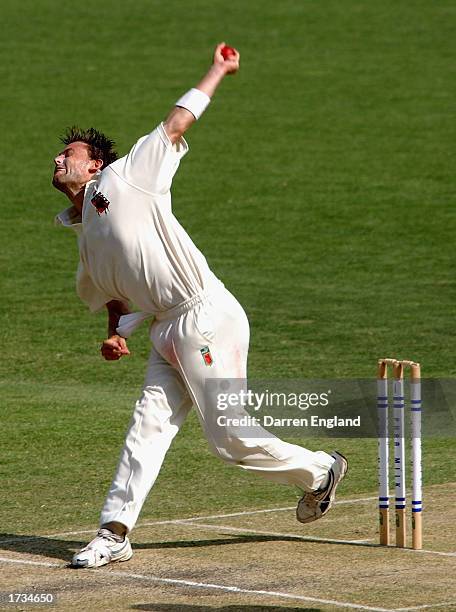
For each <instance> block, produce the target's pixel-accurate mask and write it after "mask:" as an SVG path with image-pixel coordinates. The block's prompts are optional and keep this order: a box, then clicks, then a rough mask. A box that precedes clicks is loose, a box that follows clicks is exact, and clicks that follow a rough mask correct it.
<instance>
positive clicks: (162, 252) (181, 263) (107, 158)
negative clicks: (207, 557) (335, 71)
mask: <svg viewBox="0 0 456 612" xmlns="http://www.w3.org/2000/svg"><path fill="white" fill-rule="evenodd" d="M239 60H240V55H239V52H238V51H237V50H236V49H231V50H230V53H227V52H226V48H225V45H224V43H220V44H219V45H217V47H216V49H215V51H214V55H213V61H212V65H211V66H210V68H209V70H208V72H207V73H206V75H205V76H204V77H203V78H202V79H201V81H200V82H199V83H198V84H197V85H196V87H195V88H193V89H190V91H188V92H187V93H185V94H184V95H183V96H182V97H181V98H180V99H179V100H178V101H177V102H176V104H175V106H174V107H173V108H172V109H171V112H170V113H169V115H168V116H167V118H166V119H165V121H164V122H162V123H160V125H158V126H157V127H156V128H155V129H154V130H153V131H152V132H150V133H149V134H147V135H146V136H143V137H142V138H140V139H139V140H138V141H137V142H136V143H135V144H134V145H133V147H132V148H131V150H130V151H129V153H128V154H127V155H125V156H124V157H121V158H118V156H117V153H116V152H115V149H114V142H113V141H112V140H110V139H109V138H107V137H106V136H105V135H104V134H102V133H100V132H98V131H97V130H95V129H93V128H90V129H88V130H82V129H79V128H75V127H73V128H70V129H69V130H68V131H67V133H66V135H65V136H64V137H63V138H62V142H63V144H64V148H63V150H62V151H61V152H60V153H58V155H57V156H56V157H55V159H54V163H55V168H54V175H53V180H52V183H53V185H54V187H55V188H56V189H58V190H59V191H61V192H62V193H63V194H65V195H66V196H67V198H68V199H69V200H70V202H71V206H70V207H69V208H67V209H66V210H64V211H63V212H62V213H60V214H59V215H58V216H57V217H56V221H57V223H58V224H59V225H61V226H63V227H64V228H71V229H72V230H74V232H75V233H76V235H77V242H78V247H79V255H80V261H79V267H78V272H77V293H78V295H79V296H80V298H81V299H82V300H83V301H84V302H85V303H86V304H87V305H88V307H89V308H90V310H91V311H93V312H96V311H98V310H100V309H104V308H106V309H107V315H108V337H107V339H106V340H105V341H104V342H103V344H102V347H101V354H102V356H103V357H104V359H107V360H108V361H112V360H118V359H121V358H122V357H123V356H124V355H128V354H129V350H128V347H127V341H126V339H127V338H128V337H129V335H130V334H131V333H132V332H133V330H134V329H135V328H136V327H137V326H138V325H139V324H140V323H141V322H143V321H144V320H146V319H149V320H150V321H151V326H150V338H151V342H152V347H151V351H150V357H149V362H148V365H147V371H146V376H145V382H144V387H143V390H142V395H141V397H140V398H139V400H138V401H137V402H136V405H135V408H134V412H133V416H132V419H131V422H130V425H129V428H128V431H127V435H126V439H125V443H124V446H123V449H122V451H121V454H120V459H119V463H118V466H117V469H116V472H115V475H114V478H113V481H112V484H111V486H110V489H109V491H108V494H107V497H106V500H105V503H104V506H103V509H102V512H101V519H100V528H99V531H98V533H97V535H96V537H95V538H94V539H93V540H92V541H91V542H90V543H89V544H88V545H87V546H85V547H84V548H83V549H82V550H80V551H79V552H78V553H76V554H75V555H74V557H73V561H72V564H73V566H75V567H81V568H94V567H100V566H102V565H106V564H107V563H110V562H114V561H128V559H130V558H131V556H132V554H133V552H132V548H131V545H130V542H129V538H128V533H129V532H130V531H131V530H132V529H133V527H134V526H135V523H136V521H137V519H138V515H139V513H140V511H141V508H142V506H143V503H144V500H145V499H146V497H147V495H148V493H149V491H150V489H151V487H152V486H153V484H154V482H155V480H156V478H157V476H158V473H159V470H160V467H161V465H162V463H163V460H164V458H165V455H166V452H167V450H168V448H169V446H170V444H171V442H172V440H173V438H174V436H175V435H176V434H177V432H178V431H179V428H180V427H181V425H182V424H183V422H184V421H185V418H186V416H187V415H188V413H189V411H190V410H191V409H192V407H194V408H195V410H196V413H197V415H198V419H199V422H200V424H201V427H202V429H203V431H204V434H205V436H206V438H207V441H208V443H209V446H210V448H211V450H212V452H213V453H214V454H215V455H216V456H218V457H219V458H221V459H223V461H225V462H227V463H229V464H232V465H235V466H238V467H240V468H242V469H243V470H246V471H249V472H255V473H257V474H259V475H261V476H263V477H264V478H267V479H269V480H272V481H274V482H277V483H281V484H287V485H293V486H297V487H299V488H300V489H301V490H302V492H303V496H302V498H301V499H300V500H299V502H298V506H297V509H296V514H297V519H298V520H299V521H301V522H302V523H308V522H311V521H314V520H316V519H318V518H320V517H322V516H324V515H325V514H326V513H327V512H328V510H329V509H330V507H331V506H332V504H333V501H334V497H335V491H336V487H337V486H338V484H339V483H340V481H341V480H342V479H343V477H344V476H345V473H346V471H347V461H346V459H345V458H344V457H343V456H342V455H341V454H340V453H338V452H336V451H334V452H333V453H332V454H327V453H326V452H323V451H318V452H313V451H309V450H307V449H305V448H302V447H300V446H297V445H294V444H289V443H287V442H284V441H282V440H280V439H278V438H277V437H275V436H273V435H272V434H270V433H269V432H265V430H262V431H263V432H264V433H265V435H264V436H262V435H260V436H255V437H244V436H242V432H241V431H240V430H237V429H235V428H234V429H233V428H230V427H226V428H224V427H220V426H217V425H216V420H215V419H214V411H215V410H216V406H215V405H214V401H213V395H211V394H210V393H208V390H207V385H206V382H207V380H208V379H209V378H211V379H212V378H215V379H219V378H226V379H239V380H244V381H246V379H247V354H248V347H249V323H248V320H247V317H246V315H245V313H244V310H243V309H242V307H241V305H240V304H239V303H238V302H237V300H236V299H235V298H234V297H233V295H232V294H231V293H230V292H229V291H228V290H227V289H226V288H225V286H224V285H223V283H222V282H221V281H220V280H219V279H218V278H217V277H216V276H215V275H214V273H213V272H212V271H211V270H210V268H209V266H208V264H207V262H206V259H205V257H204V256H203V255H202V253H201V252H200V251H199V250H198V248H197V247H196V246H195V245H194V243H193V242H192V240H191V239H190V237H189V236H188V234H187V233H186V231H185V230H184V229H183V227H182V226H181V225H180V224H179V222H178V220H177V219H176V217H175V216H174V214H173V211H172V207H171V192H170V190H171V184H172V180H173V177H174V175H175V173H176V171H177V169H178V167H179V164H180V161H181V159H182V158H183V157H184V156H185V154H186V153H187V151H188V145H187V142H186V141H185V139H184V134H185V133H186V132H187V130H188V129H189V128H190V126H191V125H192V124H193V123H194V122H195V121H197V120H198V119H199V117H200V116H201V115H202V114H203V112H204V111H205V109H206V107H207V106H208V105H209V103H210V101H211V98H212V96H213V95H214V93H215V91H216V89H217V87H218V86H219V84H220V83H221V81H222V80H223V79H224V78H225V76H226V75H231V74H235V73H236V72H237V71H238V70H239ZM131 304H135V305H136V306H137V307H139V309H140V310H141V312H139V313H138V312H136V313H131V312H130V305H131ZM229 410H230V409H228V410H226V411H225V414H226V415H227V416H229ZM235 410H236V409H235V408H233V412H234V411H235ZM266 433H267V435H266ZM176 495H177V496H179V497H181V499H182V500H185V495H186V492H185V491H176Z"/></svg>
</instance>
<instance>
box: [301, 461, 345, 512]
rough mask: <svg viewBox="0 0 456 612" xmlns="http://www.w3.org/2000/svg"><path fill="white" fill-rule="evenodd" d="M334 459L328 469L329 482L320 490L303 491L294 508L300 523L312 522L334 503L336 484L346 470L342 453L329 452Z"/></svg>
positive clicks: (327, 510)
mask: <svg viewBox="0 0 456 612" xmlns="http://www.w3.org/2000/svg"><path fill="white" fill-rule="evenodd" d="M331 456H332V457H334V459H335V461H334V463H333V464H332V466H331V468H330V470H329V483H328V485H327V486H326V487H325V488H324V489H322V490H320V489H318V490H317V491H311V492H310V493H304V495H303V496H302V497H301V499H300V500H299V502H298V506H297V508H296V518H297V519H298V521H299V522H300V523H312V521H316V520H317V519H319V518H321V517H322V516H325V514H326V513H327V512H329V509H330V508H331V506H332V505H333V503H334V498H335V497H336V489H337V485H338V484H339V483H340V482H341V481H342V480H343V478H344V476H345V474H346V473H347V470H348V461H347V460H346V459H345V457H344V456H343V455H341V454H340V453H338V452H337V451H334V452H333V453H331Z"/></svg>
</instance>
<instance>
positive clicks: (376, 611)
mask: <svg viewBox="0 0 456 612" xmlns="http://www.w3.org/2000/svg"><path fill="white" fill-rule="evenodd" d="M0 562H3V563H18V564H22V563H23V564H25V565H38V566H42V567H60V568H65V567H66V566H65V565H61V564H60V563H44V562H40V561H21V560H18V559H8V558H5V557H0ZM99 572H100V573H99V574H98V576H100V574H102V575H103V576H105V577H108V576H113V577H114V578H124V579H125V578H130V579H133V580H146V581H148V582H157V583H162V584H173V585H176V586H184V587H192V588H199V589H214V590H217V591H225V592H230V593H242V594H245V595H264V596H266V597H277V598H281V599H292V600H296V601H307V602H312V603H318V604H324V605H332V606H336V607H338V608H351V609H353V610H367V611H369V612H395V611H394V610H391V609H389V608H376V607H372V606H364V605H362V604H354V603H350V602H345V601H337V600H334V599H320V598H319V597H310V596H306V595H293V594H291V593H282V592H281V591H263V590H256V589H243V588H241V587H237V586H230V585H224V584H212V583H206V582H194V581H193V580H177V579H175V578H161V577H159V576H146V575H144V574H134V573H131V572H119V571H110V570H106V571H100V570H99ZM442 605H443V604H442ZM418 609H419V608H408V610H418Z"/></svg>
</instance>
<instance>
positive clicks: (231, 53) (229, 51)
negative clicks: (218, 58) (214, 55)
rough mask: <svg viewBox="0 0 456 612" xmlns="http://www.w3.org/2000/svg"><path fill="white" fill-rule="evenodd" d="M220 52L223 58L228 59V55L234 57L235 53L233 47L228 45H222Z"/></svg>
mask: <svg viewBox="0 0 456 612" xmlns="http://www.w3.org/2000/svg"><path fill="white" fill-rule="evenodd" d="M220 53H221V54H222V56H223V59H224V60H227V59H230V57H234V56H235V55H236V51H235V50H234V49H233V47H229V46H228V45H225V46H224V47H222V49H221V51H220Z"/></svg>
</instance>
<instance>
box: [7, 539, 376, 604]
mask: <svg viewBox="0 0 456 612" xmlns="http://www.w3.org/2000/svg"><path fill="white" fill-rule="evenodd" d="M220 531H223V529H221V530H220ZM95 533H96V532H95V531H94V534H93V537H95ZM90 539H91V538H88V539H87V540H59V539H57V538H53V537H50V536H47V537H45V536H32V535H30V536H27V535H15V534H11V533H0V551H7V550H8V551H13V552H17V553H27V554H30V555H41V556H43V557H52V558H56V559H61V560H63V561H67V562H70V561H71V558H72V556H73V554H74V553H75V552H76V551H77V550H79V549H80V548H81V547H82V546H85V545H86V544H87V542H88V541H89V540H90ZM253 542H300V543H301V544H303V543H306V542H310V543H313V542H315V543H318V544H322V545H325V544H332V545H337V546H368V547H376V546H378V545H377V544H371V543H367V542H334V540H328V541H325V540H323V539H321V538H315V539H313V538H312V537H309V538H306V540H305V541H303V540H302V539H301V538H295V537H293V536H272V535H254V534H251V535H248V534H246V535H237V536H235V535H233V536H228V537H226V534H225V537H224V538H213V539H210V540H175V541H169V542H144V543H141V542H140V543H135V542H133V550H135V551H139V550H160V549H166V548H200V547H201V548H204V547H206V546H225V545H227V544H231V545H232V544H252V543H253ZM286 609H289V608H286Z"/></svg>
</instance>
